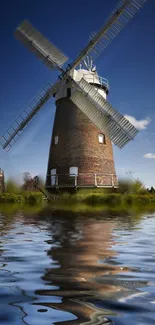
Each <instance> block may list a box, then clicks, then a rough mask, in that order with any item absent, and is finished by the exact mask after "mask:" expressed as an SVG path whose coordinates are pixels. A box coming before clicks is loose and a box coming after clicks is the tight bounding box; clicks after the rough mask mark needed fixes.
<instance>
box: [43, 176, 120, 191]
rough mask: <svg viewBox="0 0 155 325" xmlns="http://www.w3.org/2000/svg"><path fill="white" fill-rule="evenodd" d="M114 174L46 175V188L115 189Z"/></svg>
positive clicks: (116, 183) (116, 182)
mask: <svg viewBox="0 0 155 325" xmlns="http://www.w3.org/2000/svg"><path fill="white" fill-rule="evenodd" d="M117 186H118V180H117V176H116V175H115V174H78V175H75V174H55V175H47V178H46V188H55V187H117Z"/></svg>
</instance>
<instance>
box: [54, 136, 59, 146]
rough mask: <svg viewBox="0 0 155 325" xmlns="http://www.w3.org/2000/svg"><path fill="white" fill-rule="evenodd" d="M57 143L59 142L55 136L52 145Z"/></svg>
mask: <svg viewBox="0 0 155 325" xmlns="http://www.w3.org/2000/svg"><path fill="white" fill-rule="evenodd" d="M58 142H59V136H58V135H56V136H55V137H54V144H58Z"/></svg>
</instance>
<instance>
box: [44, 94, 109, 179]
mask: <svg viewBox="0 0 155 325" xmlns="http://www.w3.org/2000/svg"><path fill="white" fill-rule="evenodd" d="M56 107H57V109H56V115H55V121H54V127H53V135H52V141H51V147H50V153H49V163H48V171H47V174H50V170H51V169H53V168H56V170H57V174H69V167H71V166H77V167H78V172H79V174H85V175H86V174H91V173H92V174H93V175H94V174H98V173H101V174H115V166H114V158H113V150H112V144H111V141H110V140H109V139H108V138H107V137H106V136H105V143H106V144H100V143H99V141H98V135H99V134H100V133H102V132H101V131H100V130H99V129H98V128H97V127H96V126H95V125H94V124H93V123H92V122H91V121H90V120H89V119H88V117H87V116H86V115H85V114H84V113H82V112H81V110H80V109H79V108H78V107H77V106H76V105H74V104H73V103H72V102H71V100H70V99H69V98H63V99H60V100H58V101H57V103H56ZM55 136H59V141H58V144H54V137H55ZM49 181H50V178H49ZM88 185H89V184H88ZM105 185H106V184H105Z"/></svg>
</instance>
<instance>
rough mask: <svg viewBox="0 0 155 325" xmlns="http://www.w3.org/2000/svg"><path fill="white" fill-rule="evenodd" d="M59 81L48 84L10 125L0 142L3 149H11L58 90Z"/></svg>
mask: <svg viewBox="0 0 155 325" xmlns="http://www.w3.org/2000/svg"><path fill="white" fill-rule="evenodd" d="M58 83H59V81H58V82H57V83H55V84H54V85H51V84H47V85H46V86H45V87H44V88H43V89H42V90H41V91H40V92H39V93H38V94H37V95H36V97H35V98H34V99H33V100H32V101H31V102H30V103H29V104H28V105H27V106H26V108H25V109H24V110H23V112H22V113H21V114H20V115H19V116H18V117H17V119H16V120H15V121H14V123H13V124H12V126H10V127H9V129H8V130H7V131H6V132H5V133H4V134H3V135H2V136H1V138H0V144H1V145H2V147H3V149H5V150H6V151H9V150H10V149H11V147H12V146H13V145H14V143H16V141H17V140H18V138H19V137H20V135H21V134H22V132H23V130H24V129H25V128H26V127H27V125H28V124H29V123H30V121H31V120H32V119H33V118H34V116H35V115H36V114H37V113H38V112H39V110H40V109H41V108H42V106H43V105H45V103H46V102H47V101H48V100H49V99H50V98H51V97H52V96H53V94H54V93H55V92H56V90H57V86H58Z"/></svg>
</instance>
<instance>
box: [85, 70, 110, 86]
mask: <svg viewBox="0 0 155 325" xmlns="http://www.w3.org/2000/svg"><path fill="white" fill-rule="evenodd" d="M83 79H85V80H86V81H87V82H89V83H94V84H95V83H99V84H100V85H102V86H105V87H106V88H107V89H108V90H109V82H108V80H107V79H106V78H103V77H101V76H98V75H95V74H89V73H88V74H87V73H85V74H83Z"/></svg>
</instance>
